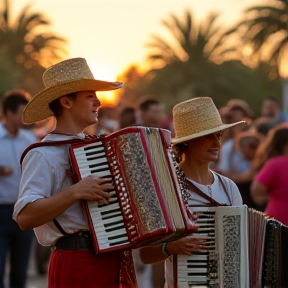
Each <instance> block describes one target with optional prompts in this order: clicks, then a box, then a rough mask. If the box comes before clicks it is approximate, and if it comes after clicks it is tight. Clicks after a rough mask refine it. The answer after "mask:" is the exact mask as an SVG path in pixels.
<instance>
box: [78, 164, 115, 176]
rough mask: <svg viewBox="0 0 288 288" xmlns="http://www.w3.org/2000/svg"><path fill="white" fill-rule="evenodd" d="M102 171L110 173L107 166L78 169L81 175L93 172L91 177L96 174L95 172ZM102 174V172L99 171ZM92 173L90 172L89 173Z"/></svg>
mask: <svg viewBox="0 0 288 288" xmlns="http://www.w3.org/2000/svg"><path fill="white" fill-rule="evenodd" d="M103 169H106V170H105V171H109V173H110V169H109V166H108V165H101V166H96V167H93V168H90V167H88V168H87V167H85V168H80V167H79V171H80V172H81V173H87V172H91V171H94V172H93V175H94V174H95V173H97V172H96V171H99V170H103ZM105 171H103V172H105ZM101 172H102V171H101ZM91 173H92V172H91Z"/></svg>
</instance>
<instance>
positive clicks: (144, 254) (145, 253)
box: [140, 244, 168, 264]
mask: <svg viewBox="0 0 288 288" xmlns="http://www.w3.org/2000/svg"><path fill="white" fill-rule="evenodd" d="M140 258H141V260H142V262H143V263H144V264H152V263H156V262H161V261H164V260H166V259H167V258H168V257H167V256H165V255H164V254H163V252H162V244H157V245H155V246H147V247H143V248H141V249H140Z"/></svg>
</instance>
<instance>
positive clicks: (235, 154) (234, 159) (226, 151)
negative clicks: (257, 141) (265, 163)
mask: <svg viewBox="0 0 288 288" xmlns="http://www.w3.org/2000/svg"><path fill="white" fill-rule="evenodd" d="M242 102H243V103H242ZM228 103H229V106H227V107H228V108H229V119H230V123H234V122H238V121H241V120H245V121H246V123H247V124H248V125H245V126H242V125H241V126H237V127H234V128H232V129H229V131H227V132H228V133H229V136H230V137H229V138H228V139H226V141H225V142H224V143H223V146H222V147H221V153H220V157H219V161H218V163H217V167H216V168H215V170H217V171H218V172H219V173H223V174H224V175H225V173H229V175H230V176H231V175H232V174H233V173H236V174H237V173H243V172H245V171H246V170H248V169H249V168H250V163H249V161H247V160H245V159H244V157H243V155H242V154H241V152H240V151H238V150H237V149H236V145H235V137H236V135H237V134H238V133H240V132H241V131H243V130H247V129H248V128H249V125H250V124H251V123H252V120H251V118H250V117H252V116H253V115H252V112H251V111H250V109H248V108H247V106H248V104H247V103H246V102H245V101H242V100H241V101H240V100H239V99H234V100H230V101H229V102H228ZM245 103H246V104H247V105H245ZM248 107H249V106H248ZM227 132H226V131H224V133H227ZM226 138H227V137H226Z"/></svg>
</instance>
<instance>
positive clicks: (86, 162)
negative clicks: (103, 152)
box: [76, 157, 108, 168]
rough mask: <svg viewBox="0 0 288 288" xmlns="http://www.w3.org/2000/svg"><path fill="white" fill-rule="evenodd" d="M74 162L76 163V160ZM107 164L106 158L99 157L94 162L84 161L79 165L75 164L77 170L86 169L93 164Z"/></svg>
mask: <svg viewBox="0 0 288 288" xmlns="http://www.w3.org/2000/svg"><path fill="white" fill-rule="evenodd" d="M76 160H77V161H78V159H77V158H76ZM92 161H93V162H92ZM103 163H104V164H107V163H108V159H107V158H106V157H101V158H98V159H94V160H86V161H81V162H80V163H77V164H78V167H79V168H82V167H85V166H86V167H87V166H89V165H94V164H103Z"/></svg>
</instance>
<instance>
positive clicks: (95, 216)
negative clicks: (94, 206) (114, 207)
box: [93, 211, 122, 221]
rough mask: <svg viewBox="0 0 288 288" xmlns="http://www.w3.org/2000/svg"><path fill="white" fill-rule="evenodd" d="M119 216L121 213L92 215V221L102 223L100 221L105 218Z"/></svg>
mask: <svg viewBox="0 0 288 288" xmlns="http://www.w3.org/2000/svg"><path fill="white" fill-rule="evenodd" d="M119 215H122V212H121V211H115V212H113V211H112V212H111V213H109V214H105V215H102V214H99V215H93V220H95V221H102V220H105V219H107V218H111V217H113V216H119Z"/></svg>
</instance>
